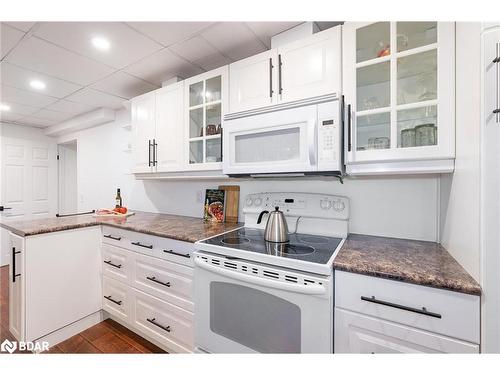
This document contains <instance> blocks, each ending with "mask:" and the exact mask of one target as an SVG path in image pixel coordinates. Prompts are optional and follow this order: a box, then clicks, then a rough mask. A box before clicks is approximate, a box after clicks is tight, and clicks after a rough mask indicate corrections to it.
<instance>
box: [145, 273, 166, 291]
mask: <svg viewBox="0 0 500 375" xmlns="http://www.w3.org/2000/svg"><path fill="white" fill-rule="evenodd" d="M146 279H148V280H150V281H152V282H154V283H157V284H160V285H163V286H166V287H167V288H170V282H166V283H164V282H163V281H160V280H157V279H156V277H154V276H151V277H150V276H147V277H146Z"/></svg>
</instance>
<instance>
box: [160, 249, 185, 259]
mask: <svg viewBox="0 0 500 375" xmlns="http://www.w3.org/2000/svg"><path fill="white" fill-rule="evenodd" d="M163 252H164V253H167V254H172V255H178V256H180V257H184V258H191V255H189V254H181V253H177V252H175V251H173V250H163Z"/></svg>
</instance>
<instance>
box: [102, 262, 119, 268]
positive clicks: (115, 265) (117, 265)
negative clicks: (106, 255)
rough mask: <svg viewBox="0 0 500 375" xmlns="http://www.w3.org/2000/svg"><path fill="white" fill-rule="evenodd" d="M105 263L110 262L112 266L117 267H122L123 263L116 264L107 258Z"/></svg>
mask: <svg viewBox="0 0 500 375" xmlns="http://www.w3.org/2000/svg"><path fill="white" fill-rule="evenodd" d="M104 263H106V264H109V265H110V266H113V267H116V268H122V265H121V264H114V263H113V262H111V261H110V260H105V261H104Z"/></svg>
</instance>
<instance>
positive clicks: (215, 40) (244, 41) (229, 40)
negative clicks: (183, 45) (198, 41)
mask: <svg viewBox="0 0 500 375" xmlns="http://www.w3.org/2000/svg"><path fill="white" fill-rule="evenodd" d="M201 36H202V37H203V38H205V39H206V40H207V41H208V42H210V44H212V45H213V46H214V47H215V48H217V49H218V50H219V51H220V52H222V53H223V54H224V55H225V56H227V57H229V58H230V59H232V60H233V61H236V60H240V59H244V58H246V57H249V56H253V55H256V54H257V53H260V52H264V51H265V50H266V49H267V48H266V47H265V45H264V44H263V43H262V42H261V41H260V40H259V39H258V38H257V36H256V35H255V34H254V33H253V32H252V31H251V30H250V29H249V28H248V26H246V25H245V24H243V23H237V22H225V23H220V24H218V25H215V26H213V27H210V28H209V29H207V30H205V31H204V32H202V33H201Z"/></svg>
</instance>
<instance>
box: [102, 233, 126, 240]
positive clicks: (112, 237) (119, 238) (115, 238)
mask: <svg viewBox="0 0 500 375" xmlns="http://www.w3.org/2000/svg"><path fill="white" fill-rule="evenodd" d="M104 237H105V238H110V239H112V240H115V241H121V239H122V238H121V237H115V236H112V235H111V234H105V235H104Z"/></svg>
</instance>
